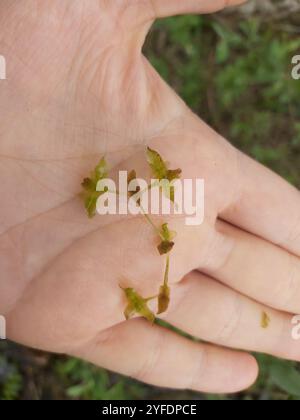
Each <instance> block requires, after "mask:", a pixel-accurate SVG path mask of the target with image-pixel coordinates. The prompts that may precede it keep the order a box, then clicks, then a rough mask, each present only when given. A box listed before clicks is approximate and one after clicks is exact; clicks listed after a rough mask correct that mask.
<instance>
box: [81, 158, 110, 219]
mask: <svg viewBox="0 0 300 420" xmlns="http://www.w3.org/2000/svg"><path fill="white" fill-rule="evenodd" d="M107 176H108V169H107V163H106V160H105V158H104V157H103V158H102V159H101V160H100V162H99V163H98V165H97V166H96V167H95V169H94V171H93V172H92V173H91V176H90V178H85V179H84V180H83V182H82V184H81V185H82V187H83V189H84V192H83V199H84V207H85V209H86V211H87V214H88V216H89V217H90V218H92V217H94V216H95V215H96V207H97V200H98V198H99V197H100V196H101V195H102V194H103V192H99V191H97V184H98V182H99V181H100V180H101V179H105V178H107Z"/></svg>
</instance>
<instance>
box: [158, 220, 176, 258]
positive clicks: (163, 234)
mask: <svg viewBox="0 0 300 420" xmlns="http://www.w3.org/2000/svg"><path fill="white" fill-rule="evenodd" d="M175 237H176V232H174V231H171V230H169V227H168V223H164V224H163V225H162V227H161V230H160V238H161V240H162V241H161V243H160V244H159V245H158V247H157V249H158V251H159V253H160V255H164V254H168V253H169V252H171V251H172V249H173V247H174V245H175V243H174V242H173V239H174V238H175Z"/></svg>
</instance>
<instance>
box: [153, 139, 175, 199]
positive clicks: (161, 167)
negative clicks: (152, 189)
mask: <svg viewBox="0 0 300 420" xmlns="http://www.w3.org/2000/svg"><path fill="white" fill-rule="evenodd" d="M147 161H148V163H149V165H150V167H151V169H152V172H153V175H154V177H155V178H156V179H158V180H159V181H162V180H163V179H165V180H167V181H169V182H172V181H174V180H175V179H179V178H180V175H181V173H182V170H181V169H169V168H168V164H167V162H164V160H163V159H162V157H161V156H160V154H159V153H158V152H156V151H155V150H152V149H150V147H148V148H147ZM163 191H164V194H165V196H166V197H167V198H169V200H171V201H172V202H173V203H174V199H175V189H174V186H171V187H170V188H164V189H163Z"/></svg>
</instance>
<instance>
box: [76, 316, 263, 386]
mask: <svg viewBox="0 0 300 420" xmlns="http://www.w3.org/2000/svg"><path fill="white" fill-rule="evenodd" d="M74 355H75V356H77V357H80V358H84V359H86V360H88V361H90V362H92V363H94V364H96V365H100V366H101V367H104V368H106V369H109V370H112V371H116V372H119V373H122V374H124V375H127V376H131V377H134V378H136V379H138V380H141V381H143V382H146V383H149V384H152V385H157V386H162V387H169V388H178V389H186V388H188V389H191V390H195V391H203V392H214V393H222V392H237V391H240V390H242V389H244V388H247V387H248V386H250V385H251V384H252V383H253V382H254V381H255V379H256V377H257V364H256V361H255V359H254V358H253V357H252V356H250V355H248V354H244V353H240V352H233V351H230V350H225V349H221V348H217V347H213V346H209V345H204V344H198V343H195V342H192V341H190V340H188V339H186V338H183V337H181V336H179V335H177V334H175V333H174V332H171V331H169V330H167V329H164V328H162V327H159V326H156V325H153V326H151V325H150V324H149V323H147V322H146V321H144V320H141V319H136V320H132V321H129V322H125V323H122V324H120V325H118V326H116V327H114V328H112V329H110V330H108V331H105V332H104V333H102V334H100V336H98V337H97V339H95V340H93V341H92V342H90V343H89V344H88V345H85V346H84V347H83V348H81V349H80V350H77V351H76V352H75V354H74Z"/></svg>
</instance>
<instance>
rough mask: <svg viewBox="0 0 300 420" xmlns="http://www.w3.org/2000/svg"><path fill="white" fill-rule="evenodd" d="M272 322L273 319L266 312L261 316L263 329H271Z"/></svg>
mask: <svg viewBox="0 0 300 420" xmlns="http://www.w3.org/2000/svg"><path fill="white" fill-rule="evenodd" d="M270 322H271V319H270V317H269V315H268V314H267V313H266V312H263V313H262V314H261V327H262V328H264V329H267V328H268V327H269V324H270Z"/></svg>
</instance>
